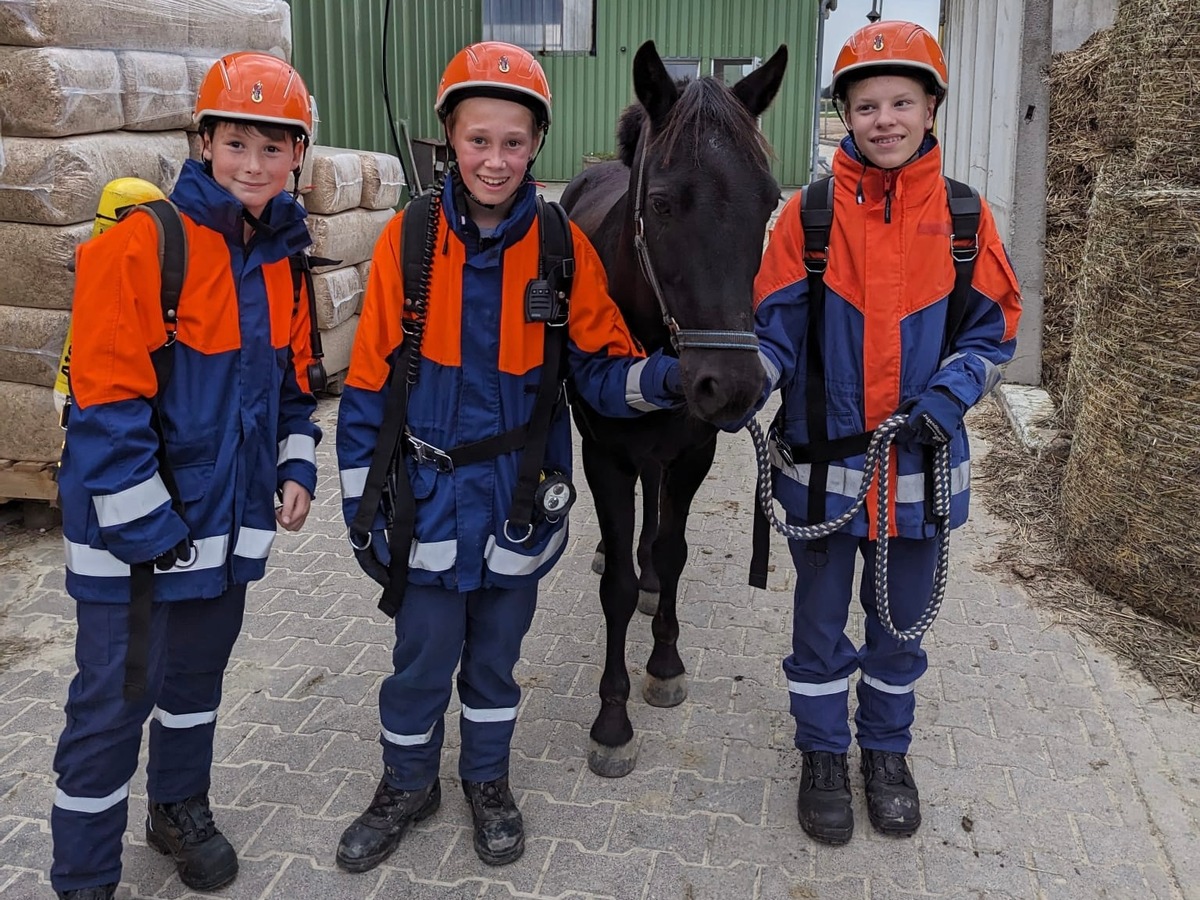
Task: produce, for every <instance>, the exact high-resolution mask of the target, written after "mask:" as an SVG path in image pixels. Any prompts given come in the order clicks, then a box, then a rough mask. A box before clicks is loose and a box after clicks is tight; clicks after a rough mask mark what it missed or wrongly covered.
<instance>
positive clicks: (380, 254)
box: [346, 213, 404, 391]
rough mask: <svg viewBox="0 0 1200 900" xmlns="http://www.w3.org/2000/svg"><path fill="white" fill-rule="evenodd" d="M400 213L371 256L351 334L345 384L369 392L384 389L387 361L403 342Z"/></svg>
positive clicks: (401, 216)
mask: <svg viewBox="0 0 1200 900" xmlns="http://www.w3.org/2000/svg"><path fill="white" fill-rule="evenodd" d="M403 218H404V214H403V213H399V214H397V215H396V216H394V217H393V218H392V220H391V221H390V222H388V224H387V225H386V226H385V227H384V229H383V233H382V234H380V235H379V240H377V241H376V242H375V252H374V255H373V256H372V257H371V274H370V276H369V277H368V278H367V285H366V293H365V295H364V296H363V307H362V313H361V314H360V315H359V319H358V328H357V330H356V331H355V333H354V348H353V350H352V351H351V354H350V370H349V372H348V373H347V375H346V384H348V385H351V386H352V387H357V388H363V389H365V390H369V391H378V390H381V389H382V388H383V385H384V382H386V381H387V377H388V371H389V370H388V358H389V357H390V356H391V355H392V353H393V352H394V351H395V349H396V348H397V347H399V346H400V344H401V343H402V342H403V340H404V332H403V331H402V329H401V327H400V317H401V315H402V313H403V310H404V279H403V278H402V277H401V274H400V223H401V221H402V220H403Z"/></svg>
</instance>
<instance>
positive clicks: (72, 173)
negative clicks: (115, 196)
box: [0, 131, 188, 225]
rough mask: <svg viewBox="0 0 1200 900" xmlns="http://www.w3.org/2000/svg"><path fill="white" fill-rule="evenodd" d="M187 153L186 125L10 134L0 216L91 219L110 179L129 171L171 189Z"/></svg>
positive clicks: (63, 221) (48, 221)
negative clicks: (142, 130)
mask: <svg viewBox="0 0 1200 900" xmlns="http://www.w3.org/2000/svg"><path fill="white" fill-rule="evenodd" d="M187 155H188V143H187V135H186V134H185V133H184V132H182V131H167V132H162V133H159V134H134V133H132V132H124V131H114V132H108V133H105V134H92V135H83V136H80V137H65V138H20V137H18V138H7V137H6V138H4V159H5V167H4V169H3V170H0V221H5V222H33V223H37V224H40V225H70V224H72V223H75V222H85V221H90V220H91V219H92V218H94V217H95V215H96V204H97V203H98V202H99V200H100V193H101V191H102V190H103V189H104V185H106V184H107V183H108V182H109V181H111V180H112V179H114V178H118V177H120V176H125V175H128V176H132V177H135V178H144V179H146V180H147V181H150V182H152V183H154V184H156V185H158V186H159V187H160V188H162V189H163V190H164V191H169V190H170V188H171V186H172V185H174V183H175V179H176V178H177V177H178V175H179V169H180V167H181V166H182V165H183V161H184V160H185V159H186V158H187Z"/></svg>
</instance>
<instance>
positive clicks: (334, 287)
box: [313, 266, 363, 331]
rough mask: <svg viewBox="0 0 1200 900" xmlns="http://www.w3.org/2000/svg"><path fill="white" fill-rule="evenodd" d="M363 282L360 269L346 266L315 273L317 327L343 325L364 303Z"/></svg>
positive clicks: (323, 329) (314, 288)
mask: <svg viewBox="0 0 1200 900" xmlns="http://www.w3.org/2000/svg"><path fill="white" fill-rule="evenodd" d="M362 293H363V284H362V279H361V278H359V275H358V269H357V268H355V267H354V266H346V267H344V268H341V269H331V270H330V271H328V272H317V273H315V274H314V275H313V294H314V296H315V299H316V303H317V327H318V328H320V329H321V331H325V330H327V329H329V328H334V327H335V326H337V325H341V324H342V323H343V322H345V321H346V320H347V319H349V318H350V317H351V316H353V315H355V314H356V313H357V312H358V310H359V307H360V306H361V305H362Z"/></svg>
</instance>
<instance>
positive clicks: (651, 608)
mask: <svg viewBox="0 0 1200 900" xmlns="http://www.w3.org/2000/svg"><path fill="white" fill-rule="evenodd" d="M593 565H594V563H593ZM638 612H640V613H645V614H646V615H648V616H652V615H654V614H655V613H657V612H658V591H638Z"/></svg>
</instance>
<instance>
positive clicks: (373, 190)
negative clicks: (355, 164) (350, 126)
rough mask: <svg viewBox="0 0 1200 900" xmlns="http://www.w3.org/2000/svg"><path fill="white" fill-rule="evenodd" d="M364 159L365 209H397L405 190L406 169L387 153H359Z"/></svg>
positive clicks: (363, 192)
mask: <svg viewBox="0 0 1200 900" xmlns="http://www.w3.org/2000/svg"><path fill="white" fill-rule="evenodd" d="M359 156H361V157H362V181H363V186H362V200H360V201H359V205H360V206H362V207H364V208H365V209H395V208H396V206H397V205H398V204H399V203H400V195H401V193H402V192H403V190H404V167H403V166H401V165H400V160H399V158H398V157H395V156H391V155H390V154H387V153H372V152H370V151H366V150H363V151H359Z"/></svg>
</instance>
